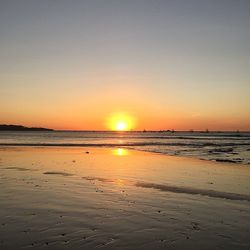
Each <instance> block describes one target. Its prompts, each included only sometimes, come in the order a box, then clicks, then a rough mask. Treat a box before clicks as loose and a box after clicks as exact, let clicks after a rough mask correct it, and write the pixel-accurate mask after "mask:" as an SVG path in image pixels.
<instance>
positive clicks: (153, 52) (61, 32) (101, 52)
mask: <svg viewBox="0 0 250 250" xmlns="http://www.w3.org/2000/svg"><path fill="white" fill-rule="evenodd" d="M0 87H1V90H0V105H1V106H0V107H1V110H0V122H1V123H24V124H28V125H40V124H41V125H43V124H45V125H51V126H55V127H58V128H59V127H60V128H64V127H65V128H72V127H74V126H73V125H72V124H73V123H70V124H71V125H65V126H64V127H63V126H60V125H59V124H57V123H56V122H53V121H51V124H50V123H47V122H46V123H45V122H44V120H46V119H50V120H51V119H52V117H55V119H56V117H57V116H58V113H60V114H61V113H62V112H65V115H64V116H63V115H60V117H59V118H60V119H59V118H58V120H59V121H60V122H61V123H64V124H67V120H69V119H70V120H72V119H73V120H74V119H75V122H77V123H79V122H82V123H83V124H84V125H82V126H83V128H86V129H89V128H90V126H92V125H91V124H92V123H93V122H92V121H91V119H93V120H95V119H94V118H93V117H92V116H91V115H90V114H88V112H84V111H82V109H84V110H86V108H87V109H88V111H89V110H92V109H94V111H93V113H94V114H95V116H96V117H97V116H98V117H99V116H101V115H106V114H107V113H108V112H112V111H113V110H112V109H116V110H114V111H117V110H118V111H119V110H125V111H126V112H134V113H135V115H136V116H138V117H141V120H143V122H144V124H143V125H141V126H142V127H145V126H146V124H145V123H147V121H149V120H151V119H156V122H157V121H158V122H157V124H153V123H150V126H151V127H152V128H159V129H161V128H165V127H168V124H169V125H173V126H175V124H177V125H176V127H177V128H180V129H182V128H183V129H185V128H186V129H188V128H189V127H191V126H192V127H194V128H197V129H198V128H200V129H201V128H205V127H204V126H205V125H204V123H206V122H207V124H208V127H209V126H210V127H211V128H214V129H223V128H225V129H237V128H239V129H249V130H250V116H249V109H250V98H249V93H250V1H249V0H245V1H243V0H237V1H236V0H234V1H231V0H216V1H215V0H214V1H212V0H210V1H207V0H204V1H203V0H196V1H194V0H182V1H178V0H172V1H168V0H150V1H149V0H88V1H87V0H81V1H80V0H72V1H69V0H42V1H38V0H37V1H36V0H16V1H14V0H1V1H0ZM124 93H125V94H124ZM128 99H129V100H128ZM104 106H105V108H104ZM145 109H147V111H148V114H147V115H146V114H144V113H145V112H144V110H145ZM102 112H103V114H102ZM70 113H74V115H69V114H70ZM89 113H90V112H89ZM219 118H220V119H222V120H223V121H224V123H223V122H222V121H218V119H219ZM96 119H97V118H96ZM157 119H158V120H157ZM160 119H161V120H162V122H163V123H162V125H159V121H160ZM181 119H183V124H184V125H183V126H182V121H181ZM97 120H98V119H97ZM97 120H96V121H97ZM168 121H169V122H168ZM172 121H175V122H172ZM148 124H149V123H148ZM187 126H189V127H187ZM76 127H79V126H76ZM139 127H140V126H139ZM98 128H102V127H101V125H100V126H99V125H98V126H96V129H98Z"/></svg>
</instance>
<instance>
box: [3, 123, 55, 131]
mask: <svg viewBox="0 0 250 250" xmlns="http://www.w3.org/2000/svg"><path fill="white" fill-rule="evenodd" d="M0 131H54V130H53V129H50V128H36V127H31V128H30V127H25V126H22V125H6V124H0Z"/></svg>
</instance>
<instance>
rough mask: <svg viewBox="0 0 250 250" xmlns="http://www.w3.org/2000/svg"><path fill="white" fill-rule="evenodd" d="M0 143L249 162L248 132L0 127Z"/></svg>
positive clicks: (3, 144) (249, 138)
mask: <svg viewBox="0 0 250 250" xmlns="http://www.w3.org/2000/svg"><path fill="white" fill-rule="evenodd" d="M0 146H16V147H18V146H27V147H28V146H55V147H56V146H57V147H58V146H60V147H115V148H129V149H135V150H141V151H148V152H154V153H160V154H166V155H176V156H184V157H193V158H198V159H202V160H209V161H217V162H229V163H234V164H250V132H208V131H207V132H193V131H191V132H175V131H163V132H161V131H160V132H154V131H151V132H150V131H149V132H146V131H144V132H142V131H129V132H116V131H35V132H33V131H0Z"/></svg>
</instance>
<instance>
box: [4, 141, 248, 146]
mask: <svg viewBox="0 0 250 250" xmlns="http://www.w3.org/2000/svg"><path fill="white" fill-rule="evenodd" d="M0 146H46V147H50V146H51V147H53V146H57V147H121V146H124V147H126V146H188V147H189V146H193V147H208V146H222V147H226V146H250V143H232V142H228V143H220V144H218V143H196V144H195V143H192V144H190V143H181V142H169V143H168V142H126V143H0Z"/></svg>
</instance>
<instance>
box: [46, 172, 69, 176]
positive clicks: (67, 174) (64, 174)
mask: <svg viewBox="0 0 250 250" xmlns="http://www.w3.org/2000/svg"><path fill="white" fill-rule="evenodd" d="M43 174H51V175H62V176H72V175H73V174H71V173H67V172H57V171H50V172H44V173H43Z"/></svg>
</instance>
